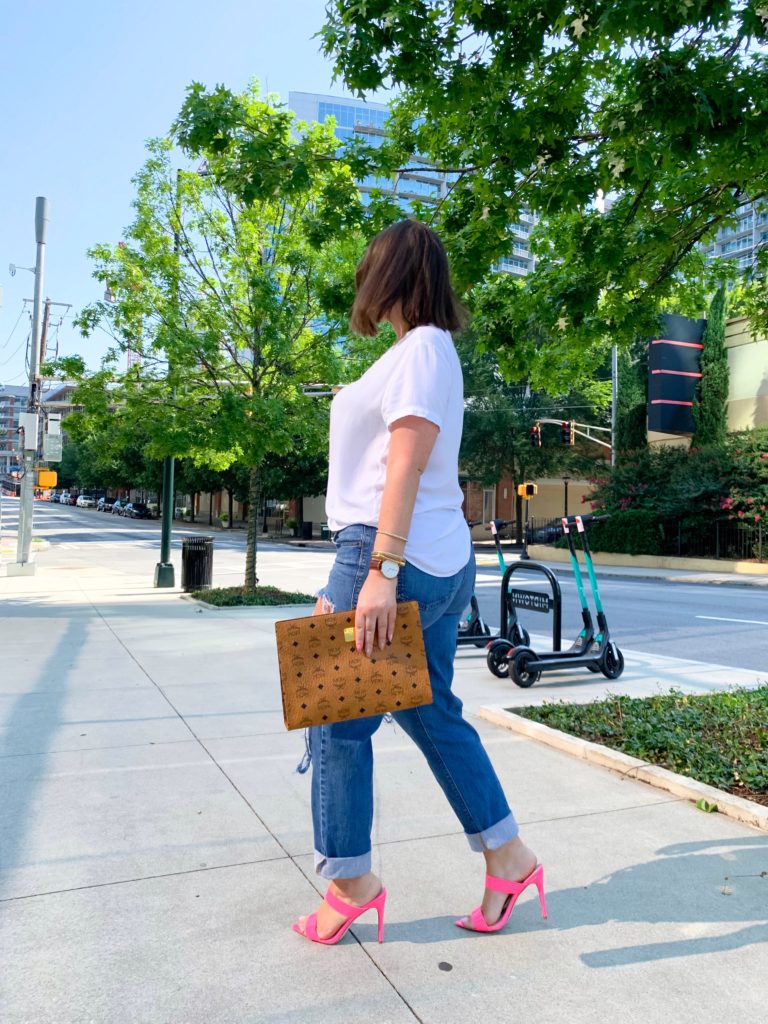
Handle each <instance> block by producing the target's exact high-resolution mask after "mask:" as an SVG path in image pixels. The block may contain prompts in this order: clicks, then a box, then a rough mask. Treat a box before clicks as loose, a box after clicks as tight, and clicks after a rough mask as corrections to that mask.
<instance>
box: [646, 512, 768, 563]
mask: <svg viewBox="0 0 768 1024" xmlns="http://www.w3.org/2000/svg"><path fill="white" fill-rule="evenodd" d="M766 541H768V537H766V535H765V530H764V529H763V523H762V521H759V522H757V523H744V522H741V521H740V520H738V519H716V520H715V521H714V522H710V523H701V522H689V521H686V520H684V519H683V520H679V521H678V522H675V523H669V524H665V526H664V541H663V554H665V555H673V556H677V557H680V558H726V559H729V560H731V561H752V560H757V561H758V562H763V561H765V559H766V556H768V550H766V549H767V548H768V544H766Z"/></svg>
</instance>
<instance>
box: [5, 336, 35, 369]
mask: <svg viewBox="0 0 768 1024" xmlns="http://www.w3.org/2000/svg"><path fill="white" fill-rule="evenodd" d="M8 340H9V341H10V338H9V339H8ZM28 341H29V334H28V335H27V336H26V338H24V339H23V341H22V342H21V344H20V345H19V347H18V348H17V349H15V351H13V352H12V353H11V354H10V355H9V356H8V358H7V359H4V360H3V361H2V363H0V366H7V365H8V363H10V361H11V360H12V359H13V358H14V357H15V356H17V355H18V354H19V352H21V348H22V345H26V344H27V343H28ZM6 344H7V342H6Z"/></svg>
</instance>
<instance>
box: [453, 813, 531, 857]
mask: <svg viewBox="0 0 768 1024" xmlns="http://www.w3.org/2000/svg"><path fill="white" fill-rule="evenodd" d="M519 831H520V826H519V825H518V824H517V822H516V821H515V816H514V814H513V813H512V812H511V811H510V812H509V814H508V815H507V816H506V818H502V819H501V821H497V822H496V824H495V825H491V827H490V828H486V829H484V830H483V831H482V832H466V833H465V835H466V837H467V841H468V843H469V846H470V849H472V850H474V851H475V852H476V853H482V852H483V850H496V849H498V847H500V846H503V845H504V843H508V842H509V841H510V839H514V838H515V836H516V835H517V833H518V832H519Z"/></svg>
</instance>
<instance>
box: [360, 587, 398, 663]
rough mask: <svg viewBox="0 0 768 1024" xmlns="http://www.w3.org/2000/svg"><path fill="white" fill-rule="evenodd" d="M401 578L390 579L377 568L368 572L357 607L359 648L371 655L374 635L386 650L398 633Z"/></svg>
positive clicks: (382, 648)
mask: <svg viewBox="0 0 768 1024" xmlns="http://www.w3.org/2000/svg"><path fill="white" fill-rule="evenodd" d="M396 617H397V580H388V579H387V578H386V576H382V574H381V573H380V572H379V571H378V570H377V569H372V570H371V571H370V572H369V573H368V579H367V580H366V581H365V583H364V584H363V589H362V590H361V591H360V597H359V598H358V600H357V608H356V609H355V647H356V648H357V649H358V651H362V650H364V651H365V653H366V654H367V655H368V657H369V658H370V657H371V655H372V654H373V646H374V638H378V642H379V647H380V649H381V650H382V651H383V650H384V648H385V647H386V645H387V643H389V642H390V641H391V640H392V637H393V636H394V635H395V619H396Z"/></svg>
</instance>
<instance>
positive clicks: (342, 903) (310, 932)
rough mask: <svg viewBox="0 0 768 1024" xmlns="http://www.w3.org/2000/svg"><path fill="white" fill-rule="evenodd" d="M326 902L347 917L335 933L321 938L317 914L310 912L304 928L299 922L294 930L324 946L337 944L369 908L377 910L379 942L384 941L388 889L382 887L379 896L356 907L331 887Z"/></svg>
mask: <svg viewBox="0 0 768 1024" xmlns="http://www.w3.org/2000/svg"><path fill="white" fill-rule="evenodd" d="M325 902H326V903H327V904H328V906H329V907H330V908H331V909H332V910H335V911H336V913H337V914H343V915H344V917H346V921H343V922H342V924H341V925H340V926H339V930H338V931H337V932H334V934H333V935H331V936H329V938H327V939H321V938H320V936H319V935H318V934H317V914H310V915H309V917H308V918H307V920H306V924H305V925H304V930H303V931H302V929H301V928H299V925H298V923H296V924H294V925H293V930H294V931H295V932H297V933H298V934H299V935H303V936H304V938H305V939H310V940H311V941H312V942H320V943H322V944H323V945H324V946H335V945H336V943H337V942H338V941H339V940H340V939H343V938H344V935H345V934H346V932H347V929H348V928H349V926H350V925H351V924H352V923H353V922H354V921H356V920H357V919H358V917H360V916H361V915H362V914H364V913H365V912H366V911H367V910H375V911H376V913H377V914H378V918H379V942H383V941H384V905H385V904H386V902H387V890H386V889H382V890H381V892H380V893H379V895H378V896H374V898H373V899H372V900H369V901H368V903H366V904H365V906H362V907H355V906H353V905H352V904H351V903H347V902H346V900H342V899H340V898H339V897H338V896H336V895H335V893H333V892H331V889H330V887H329V888H328V890H327V891H326V893H325Z"/></svg>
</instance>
